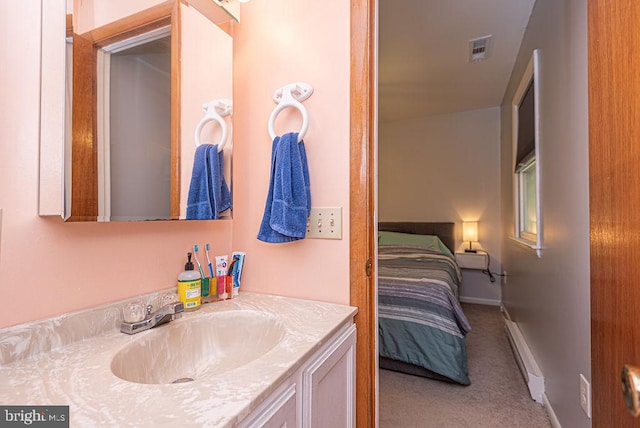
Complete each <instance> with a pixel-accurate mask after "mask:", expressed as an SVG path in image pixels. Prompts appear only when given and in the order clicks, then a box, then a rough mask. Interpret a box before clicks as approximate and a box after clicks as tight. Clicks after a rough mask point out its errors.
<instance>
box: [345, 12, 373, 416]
mask: <svg viewBox="0 0 640 428" xmlns="http://www.w3.org/2000/svg"><path fill="white" fill-rule="evenodd" d="M375 4H376V3H375V0H351V94H350V96H351V106H350V123H351V130H350V141H351V145H350V162H351V167H350V184H351V187H350V189H351V190H350V201H349V207H350V208H349V213H350V218H349V222H350V238H349V244H350V257H349V258H350V262H349V264H350V275H349V277H350V282H351V291H350V293H351V294H350V299H351V305H353V306H357V307H358V314H357V315H356V317H355V321H356V327H357V344H356V361H357V364H356V426H358V427H367V428H369V427H375V426H376V423H377V421H376V403H377V399H376V377H377V367H376V346H375V344H376V342H375V338H376V335H377V328H376V325H375V318H376V307H375V293H374V291H375V290H374V288H375V287H374V284H375V282H374V278H375V270H372V271H371V273H370V276H367V275H366V264H367V260H371V259H372V258H373V257H374V251H375V242H374V239H373V236H374V231H373V228H374V219H375V205H374V201H375V199H374V196H375V195H374V189H375V185H374V184H375V183H374V180H375V174H374V172H375V169H374V168H375V164H374V151H375V123H376V122H375V121H376V117H375V93H376V87H375V85H376V80H375V58H376V52H375V49H376V44H375V40H376V38H375V34H376V24H375V23H376V20H375V13H376V9H375ZM373 265H374V266H375V263H374V264H373Z"/></svg>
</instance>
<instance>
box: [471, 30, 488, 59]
mask: <svg viewBox="0 0 640 428" xmlns="http://www.w3.org/2000/svg"><path fill="white" fill-rule="evenodd" d="M492 50H493V36H484V37H478V38H477V39H472V40H469V62H471V63H473V62H478V61H483V60H485V59H488V58H490V57H491V52H492Z"/></svg>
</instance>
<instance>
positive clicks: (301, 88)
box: [269, 82, 313, 143]
mask: <svg viewBox="0 0 640 428" xmlns="http://www.w3.org/2000/svg"><path fill="white" fill-rule="evenodd" d="M312 93H313V87H312V86H311V85H310V84H308V83H303V82H298V83H292V84H289V85H286V86H283V87H282V88H279V89H276V92H275V93H274V94H273V101H275V102H276V104H278V105H277V106H276V108H275V109H273V111H272V112H271V116H269V136H270V137H271V140H273V139H275V138H276V132H275V131H274V125H275V121H276V116H278V113H280V112H281V111H282V110H284V109H285V108H287V107H294V108H297V109H298V110H299V111H300V113H302V128H301V129H300V132H299V133H298V143H299V142H301V141H302V139H303V138H304V136H305V134H306V133H307V130H308V129H309V114H308V113H307V109H305V108H304V106H303V105H302V101H304V100H306V99H307V98H309V97H310V96H311V94H312Z"/></svg>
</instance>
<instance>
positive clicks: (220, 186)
mask: <svg viewBox="0 0 640 428" xmlns="http://www.w3.org/2000/svg"><path fill="white" fill-rule="evenodd" d="M223 159H224V158H223V153H222V152H220V153H218V145H217V144H216V145H211V144H201V145H199V146H198V147H197V148H196V153H195V156H194V158H193V170H192V172H191V183H190V185H189V195H188V196H187V219H188V220H215V219H218V218H220V213H221V212H223V211H224V210H226V209H229V208H231V192H229V187H228V186H227V183H226V181H225V179H224V175H223V170H222V166H223Z"/></svg>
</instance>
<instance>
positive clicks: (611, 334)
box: [576, 0, 640, 428]
mask: <svg viewBox="0 0 640 428" xmlns="http://www.w3.org/2000/svg"><path fill="white" fill-rule="evenodd" d="M588 25H589V38H588V43H589V51H588V52H589V168H590V174H589V175H590V179H589V186H590V192H589V193H590V216H591V358H592V363H591V364H592V366H591V379H592V391H593V394H592V397H593V427H595V428H600V427H602V428H607V427H640V418H639V419H635V418H633V417H632V416H631V415H630V413H629V412H628V411H627V410H626V407H625V403H624V400H623V397H622V389H621V383H620V371H621V369H622V366H623V364H625V363H630V364H635V365H640V56H639V55H638V53H639V52H640V51H639V49H640V1H638V0H589V3H588ZM576 388H577V386H576Z"/></svg>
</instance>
